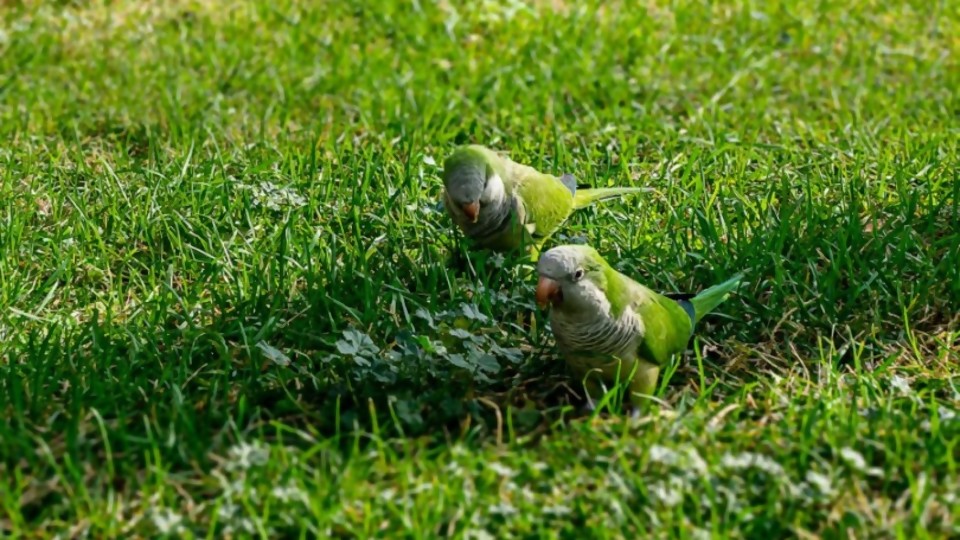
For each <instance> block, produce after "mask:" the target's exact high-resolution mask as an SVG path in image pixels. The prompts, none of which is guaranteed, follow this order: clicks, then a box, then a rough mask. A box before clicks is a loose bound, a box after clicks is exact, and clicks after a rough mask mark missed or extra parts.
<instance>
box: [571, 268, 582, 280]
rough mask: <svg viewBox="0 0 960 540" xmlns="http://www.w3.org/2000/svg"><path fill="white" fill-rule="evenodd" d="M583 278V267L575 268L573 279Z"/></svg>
mask: <svg viewBox="0 0 960 540" xmlns="http://www.w3.org/2000/svg"><path fill="white" fill-rule="evenodd" d="M581 279H583V268H577V271H576V272H574V273H573V280H574V281H580V280H581Z"/></svg>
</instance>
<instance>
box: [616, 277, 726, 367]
mask: <svg viewBox="0 0 960 540" xmlns="http://www.w3.org/2000/svg"><path fill="white" fill-rule="evenodd" d="M610 272H613V273H614V274H615V275H616V276H613V275H611V276H610V277H608V289H607V296H608V298H610V299H611V308H612V310H613V311H614V313H613V314H614V316H619V314H620V313H618V312H617V310H618V309H619V310H620V312H622V309H623V306H626V305H627V302H632V305H633V308H634V311H635V312H636V313H637V315H638V316H639V317H640V318H641V320H642V321H643V326H644V334H643V339H642V340H641V341H640V343H639V345H638V350H637V355H638V356H639V357H641V358H644V359H645V360H647V361H649V362H652V363H654V364H657V365H663V363H664V362H666V361H668V360H669V359H670V356H672V355H673V354H676V353H679V352H681V351H683V350H684V349H686V347H687V343H688V342H689V340H690V337H691V336H692V335H693V330H694V327H695V326H696V323H698V322H700V320H701V319H703V317H704V316H705V315H706V314H708V313H710V312H711V311H713V310H714V309H715V308H716V307H717V306H718V305H720V304H721V303H722V302H723V301H724V300H726V299H727V297H728V296H729V294H730V293H731V292H732V291H733V290H734V289H736V287H737V285H739V283H740V280H741V279H742V278H743V276H742V275H740V274H738V275H736V276H734V277H732V278H730V279H728V280H727V281H724V282H723V283H720V284H719V285H714V286H713V287H710V288H708V289H705V290H703V291H701V292H700V293H699V294H697V295H670V296H668V295H662V294H659V293H657V292H655V291H653V290H651V289H649V288H647V287H644V286H643V285H641V284H639V283H637V282H636V281H633V280H632V279H630V278H629V277H627V276H624V275H623V274H620V273H619V272H616V271H615V270H613V269H612V268H610ZM618 283H619V284H622V285H618ZM671 296H672V298H671Z"/></svg>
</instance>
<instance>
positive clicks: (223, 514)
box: [217, 501, 238, 521]
mask: <svg viewBox="0 0 960 540" xmlns="http://www.w3.org/2000/svg"><path fill="white" fill-rule="evenodd" d="M237 509H238V508H237V505H236V504H234V503H232V502H230V501H226V502H224V503H223V504H221V505H220V507H219V508H217V519H218V520H220V521H230V520H231V519H233V516H235V515H236V514H237Z"/></svg>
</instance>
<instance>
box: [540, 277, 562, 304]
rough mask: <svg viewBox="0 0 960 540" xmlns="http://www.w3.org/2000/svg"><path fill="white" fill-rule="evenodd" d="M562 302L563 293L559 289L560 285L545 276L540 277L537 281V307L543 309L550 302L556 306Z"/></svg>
mask: <svg viewBox="0 0 960 540" xmlns="http://www.w3.org/2000/svg"><path fill="white" fill-rule="evenodd" d="M562 300H563V291H562V290H561V289H560V284H559V283H557V282H556V281H554V280H552V279H550V278H548V277H546V276H540V279H539V281H537V305H538V306H540V307H541V308H545V307H547V304H548V303H550V302H553V303H554V304H556V303H559V302H561V301H562Z"/></svg>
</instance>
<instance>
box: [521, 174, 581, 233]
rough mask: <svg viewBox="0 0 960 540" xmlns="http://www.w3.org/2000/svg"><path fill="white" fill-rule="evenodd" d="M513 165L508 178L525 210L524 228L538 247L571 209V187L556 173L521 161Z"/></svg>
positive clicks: (564, 219) (566, 216) (560, 223)
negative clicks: (549, 172)
mask: <svg viewBox="0 0 960 540" xmlns="http://www.w3.org/2000/svg"><path fill="white" fill-rule="evenodd" d="M512 169H513V171H512V172H513V173H514V174H512V175H510V181H511V182H513V183H514V185H513V189H514V194H515V196H516V197H517V198H518V199H519V200H520V203H521V206H522V208H523V210H522V211H523V212H524V214H525V216H524V220H523V221H524V223H525V228H526V231H527V233H528V234H529V235H530V237H531V239H532V240H533V242H534V247H539V246H540V245H542V244H543V242H545V241H546V240H547V239H548V238H549V237H550V235H551V234H553V232H554V231H556V230H557V229H558V228H559V227H560V225H562V224H563V222H564V221H566V219H567V218H568V217H569V216H570V213H571V212H573V196H574V194H573V191H572V190H571V189H570V188H569V187H568V186H567V185H565V184H564V182H563V181H562V180H561V179H560V178H557V177H556V176H553V175H550V174H543V173H540V172H538V171H536V170H535V169H533V168H530V167H526V166H524V165H514V166H513V167H512ZM574 189H576V188H575V187H574Z"/></svg>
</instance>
